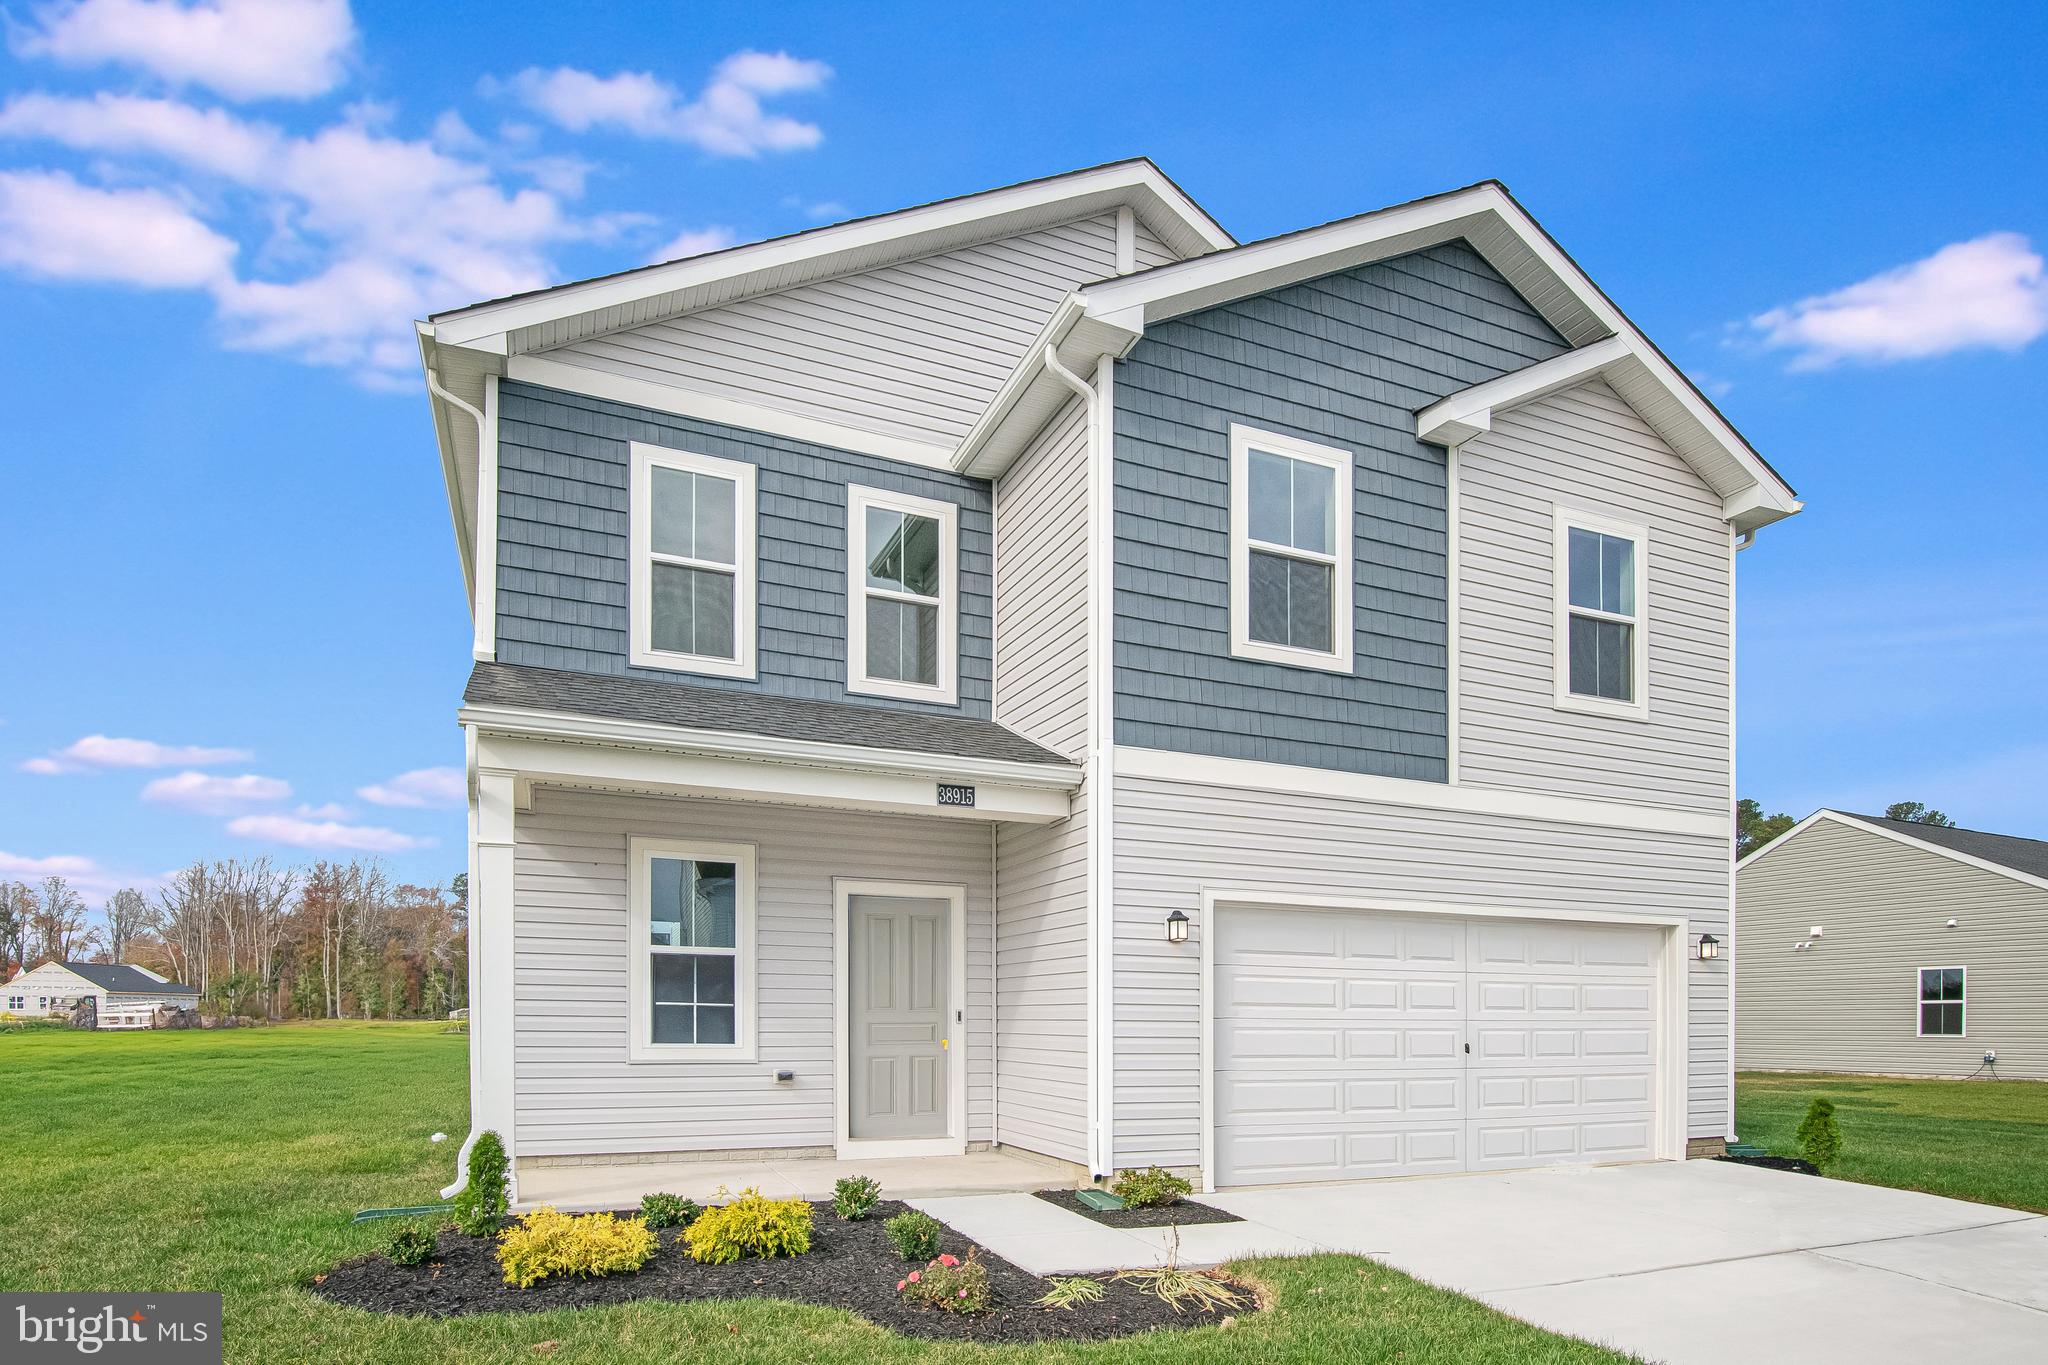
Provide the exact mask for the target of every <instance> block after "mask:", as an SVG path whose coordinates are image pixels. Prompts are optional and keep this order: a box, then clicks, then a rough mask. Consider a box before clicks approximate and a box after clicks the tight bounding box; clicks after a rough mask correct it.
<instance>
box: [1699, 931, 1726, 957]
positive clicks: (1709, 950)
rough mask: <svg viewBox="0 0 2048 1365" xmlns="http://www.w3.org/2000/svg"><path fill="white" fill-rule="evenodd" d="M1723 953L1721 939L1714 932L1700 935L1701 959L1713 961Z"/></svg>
mask: <svg viewBox="0 0 2048 1365" xmlns="http://www.w3.org/2000/svg"><path fill="white" fill-rule="evenodd" d="M1720 955H1721V940H1720V939H1718V938H1715V937H1714V936H1713V935H1712V934H1701V935H1700V961H1702V962H1712V961H1713V960H1714V959H1715V958H1717V957H1719V956H1720Z"/></svg>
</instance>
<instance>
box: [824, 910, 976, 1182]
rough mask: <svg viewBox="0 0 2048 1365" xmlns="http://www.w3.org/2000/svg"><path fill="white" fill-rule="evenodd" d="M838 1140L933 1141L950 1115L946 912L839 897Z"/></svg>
mask: <svg viewBox="0 0 2048 1365" xmlns="http://www.w3.org/2000/svg"><path fill="white" fill-rule="evenodd" d="M847 920H848V924H847V929H848V935H847V945H848V956H847V1010H848V1018H847V1029H846V1036H847V1053H848V1055H847V1136H848V1137H849V1138H851V1139H853V1140H855V1141H872V1140H877V1139H881V1140H902V1139H916V1138H943V1137H945V1136H947V1133H948V1130H949V1127H950V1115H951V1112H952V1105H951V1102H950V1101H951V1096H950V1093H949V1092H950V1080H951V1077H950V1073H951V1070H952V1067H951V1065H950V1057H949V1056H948V1054H949V1052H950V1051H951V1048H952V1042H953V1017H954V1004H953V1001H952V998H951V991H950V978H951V975H952V970H951V965H952V957H953V954H952V943H951V920H952V905H951V903H950V902H948V901H947V900H945V899H943V898H925V897H912V896H863V895H856V896H850V897H848V899H847Z"/></svg>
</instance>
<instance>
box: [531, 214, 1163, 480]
mask: <svg viewBox="0 0 2048 1365" xmlns="http://www.w3.org/2000/svg"><path fill="white" fill-rule="evenodd" d="M1147 235H1149V234H1147ZM1159 250H1160V251H1162V252H1163V251H1164V248H1163V247H1160V248H1159ZM1165 259H1167V260H1170V259H1172V257H1171V255H1170V253H1169V254H1167V255H1166V257H1165ZM1161 263H1163V262H1161ZM1115 273H1116V220H1115V218H1114V217H1113V216H1112V215H1101V216H1098V217H1094V218H1089V219H1085V220H1082V221H1079V222H1074V223H1067V224H1063V225H1060V226H1057V227H1049V228H1043V229H1040V230H1038V231H1035V232H1027V233H1022V234H1019V235H1017V236H1014V237H1007V238H1004V239H1002V240H1000V241H995V242H987V243H984V244H982V245H979V246H971V247H964V248H961V249H959V250H957V251H948V252H943V253H940V254H938V255H933V256H926V257H923V258H921V259H919V260H914V261H907V262H904V263H902V264H899V265H890V266H883V267H880V268H878V269H874V270H867V271H863V272H861V273H859V274H856V275H847V276H843V277H841V278H839V279H833V280H823V281H820V282H818V283H816V284H806V285H799V286H797V287H795V288H792V289H785V290H782V291H780V292H779V293H774V294H767V295H763V296H762V297H760V298H755V299H748V300H745V301H742V302H739V303H732V304H726V305H724V306H722V307H718V308H710V309H706V310H704V311H703V312H699V313H690V314H686V315H684V316H682V317H679V318H674V319H671V320H669V321H666V322H655V323H649V324H647V325H645V326H642V327H635V328H632V329H629V330H626V331H620V332H612V333H608V334H606V335H604V336H599V337H593V338H591V339H589V340H586V341H578V342H574V343H572V344H570V345H567V346H563V347H560V348H558V349H556V350H551V351H548V352H547V353H546V354H547V358H548V359H550V360H556V361H561V362H564V363H566V364H570V365H576V366H581V367H583V368H586V369H592V370H599V371H602V372H604V373H607V374H614V375H622V376H625V377H628V378H632V379H641V380H648V381H652V382H654V383H659V384H664V385H669V386H672V387H680V388H688V389H695V390H698V391H700V392H704V393H711V394H717V395H719V396H722V397H727V398H734V399H738V400H740V401H742V402H747V403H758V404H763V405H766V406H769V407H774V408H779V409H782V410H785V411H788V412H794V413H798V414H801V415H803V416H806V417H812V418H818V419H821V420H824V421H830V422H839V423H843V424H845V425H847V426H852V427H858V428H860V429H861V430H864V431H873V432H881V433H885V434H888V435H892V436H900V437H908V438H911V439H913V440H922V441H931V442H935V443H938V444H941V445H953V444H956V443H958V441H959V440H960V438H961V437H962V436H964V435H966V434H967V430H968V428H970V427H971V426H973V425H974V421H975V419H976V418H977V417H979V416H980V415H981V411H982V409H983V408H985V407H986V406H988V401H989V399H991V398H992V397H994V396H995V392H996V390H997V388H999V387H1000V386H1001V385H1002V382H1003V379H1004V378H1005V377H1006V376H1007V375H1008V374H1009V372H1010V369H1011V367H1012V366H1013V365H1015V364H1016V362H1017V359H1018V357H1020V356H1022V355H1023V354H1024V351H1025V348H1026V347H1028V346H1029V345H1030V344H1031V339H1032V338H1033V337H1034V336H1035V335H1036V334H1037V332H1038V329H1039V327H1040V326H1042V325H1043V324H1044V322H1045V320H1046V318H1047V317H1049V316H1050V315H1051V314H1052V310H1053V306H1054V305H1055V304H1057V303H1058V302H1059V300H1060V298H1061V297H1062V296H1063V295H1065V294H1066V293H1067V291H1068V290H1070V289H1073V288H1074V287H1075V286H1077V285H1080V284H1083V283H1086V282H1088V281H1090V280H1098V279H1102V278H1104V277H1105V276H1109V275H1113V274H1115Z"/></svg>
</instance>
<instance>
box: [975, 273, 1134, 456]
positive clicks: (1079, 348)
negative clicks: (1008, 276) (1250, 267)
mask: <svg viewBox="0 0 2048 1365" xmlns="http://www.w3.org/2000/svg"><path fill="white" fill-rule="evenodd" d="M1142 333H1143V329H1142V328H1140V329H1139V330H1137V331H1130V330H1126V329H1124V328H1122V327H1119V326H1117V325H1115V324H1106V323H1103V322H1101V321H1098V320H1097V319H1095V318H1092V317H1090V316H1089V315H1088V302H1087V299H1086V297H1085V296H1083V295H1081V294H1069V295H1067V296H1066V298H1064V299H1062V300H1060V302H1059V305H1058V306H1057V307H1055V308H1054V309H1053V311H1052V316H1051V317H1049V318H1047V319H1046V320H1045V325H1044V326H1043V327H1041V328H1039V329H1038V336H1037V337H1036V338H1035V339H1033V341H1032V343H1031V345H1030V346H1029V347H1027V348H1026V349H1025V351H1024V354H1023V355H1022V356H1021V357H1019V358H1018V360H1017V363H1016V365H1014V366H1013V367H1011V370H1010V374H1009V377H1008V378H1007V379H1005V380H1004V381H1003V385H1002V387H1001V388H999V389H997V390H996V394H995V397H994V398H992V399H990V400H989V404H988V406H987V407H986V408H984V409H983V410H982V414H981V416H980V417H979V418H978V419H977V420H976V421H975V423H974V426H973V427H972V428H970V429H969V431H968V433H967V435H966V436H965V437H963V438H962V439H961V441H960V447H959V449H958V450H957V451H955V452H954V455H953V463H952V468H953V470H954V472H956V473H960V474H966V475H970V476H972V477H974V478H979V479H993V478H999V477H1000V476H1001V475H1002V474H1003V473H1004V472H1005V471H1007V470H1008V469H1009V467H1010V466H1011V465H1012V464H1013V463H1015V462H1016V459H1017V457H1018V456H1019V455H1021V454H1023V453H1024V448H1025V447H1026V446H1028V445H1030V444H1031V440H1032V438H1033V437H1035V436H1036V435H1038V432H1039V429H1040V428H1042V427H1043V426H1044V425H1045V424H1046V423H1047V422H1048V421H1050V420H1051V419H1052V418H1053V416H1054V415H1055V414H1056V413H1058V412H1059V411H1060V410H1061V409H1063V408H1065V407H1066V405H1067V401H1068V400H1069V399H1070V398H1072V397H1073V390H1071V389H1069V388H1068V387H1067V386H1066V385H1065V384H1063V383H1061V382H1060V381H1059V380H1058V379H1057V378H1055V377H1054V376H1053V375H1052V373H1051V372H1050V371H1048V370H1047V369H1046V366H1045V357H1046V354H1047V353H1048V352H1050V353H1052V354H1054V355H1056V356H1058V357H1059V360H1060V363H1061V364H1063V365H1065V366H1066V367H1067V369H1068V370H1070V371H1072V372H1073V373H1075V374H1081V375H1090V374H1093V373H1094V372H1095V366H1096V363H1097V362H1098V361H1099V360H1100V359H1101V358H1102V357H1103V356H1105V355H1107V356H1112V357H1122V356H1125V355H1128V354H1129V353H1130V349H1131V347H1132V346H1134V345H1136V344H1137V341H1138V338H1139V336H1140V335H1142Z"/></svg>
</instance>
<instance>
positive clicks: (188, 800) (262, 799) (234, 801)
mask: <svg viewBox="0 0 2048 1365" xmlns="http://www.w3.org/2000/svg"><path fill="white" fill-rule="evenodd" d="M291 794H292V788H291V784H290V783H289V782H286V781H284V780H282V779H281V778H275V777H260V776H258V775H257V774H255V773H242V774H240V775H239V776H235V777H229V776H227V775H225V774H222V773H201V772H192V771H189V770H188V771H186V772H182V773H178V774H177V775H176V776H173V777H159V778H158V779H156V781H154V782H151V783H150V784H149V785H148V786H146V787H144V788H143V789H142V799H143V800H145V801H148V802H151V803H153V804H155V805H159V806H177V807H179V808H180V809H182V810H196V811H205V812H206V813H208V814H211V815H224V814H226V813H227V812H229V811H232V810H240V809H242V808H244V807H247V806H260V805H264V804H266V803H267V802H271V801H282V800H284V799H285V798H286V797H287V796H290V795H291Z"/></svg>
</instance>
